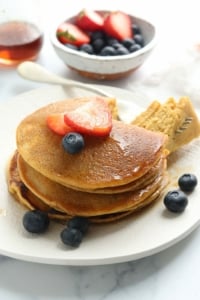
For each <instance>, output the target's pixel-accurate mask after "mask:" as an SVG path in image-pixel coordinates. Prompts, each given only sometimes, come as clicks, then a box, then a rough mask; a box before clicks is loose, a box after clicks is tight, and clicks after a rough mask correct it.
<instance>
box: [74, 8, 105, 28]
mask: <svg viewBox="0 0 200 300" xmlns="http://www.w3.org/2000/svg"><path fill="white" fill-rule="evenodd" d="M76 25H77V26H78V27H79V28H81V29H83V30H86V31H95V30H102V29H103V25H104V18H103V16H101V15H100V14H99V13H98V12H96V11H93V10H88V9H83V10H82V11H81V12H80V13H79V14H78V16H77V18H76Z"/></svg>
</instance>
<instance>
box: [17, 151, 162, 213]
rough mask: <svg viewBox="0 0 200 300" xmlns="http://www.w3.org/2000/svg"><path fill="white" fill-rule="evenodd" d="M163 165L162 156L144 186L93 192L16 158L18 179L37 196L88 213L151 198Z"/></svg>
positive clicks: (71, 210)
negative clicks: (66, 183)
mask: <svg viewBox="0 0 200 300" xmlns="http://www.w3.org/2000/svg"><path fill="white" fill-rule="evenodd" d="M165 167H166V165H165V160H164V159H163V160H162V165H161V164H160V168H159V169H158V170H157V174H156V176H155V178H154V180H153V182H152V183H151V184H146V185H145V184H144V185H143V187H140V188H139V189H136V190H134V191H131V192H124V193H118V194H92V193H87V192H82V191H77V190H73V189H70V188H68V187H65V186H63V185H61V184H59V183H56V182H53V181H51V180H50V179H48V178H47V177H45V176H43V175H41V174H40V173H39V172H37V171H35V170H34V169H33V168H32V167H30V166H29V165H28V164H27V163H26V162H25V161H24V160H23V159H22V158H21V156H19V160H18V171H19V174H20V178H21V180H22V181H23V182H24V184H25V185H26V186H27V187H28V189H29V190H30V191H31V192H32V193H34V194H35V195H36V196H37V197H38V198H40V199H41V200H42V201H43V202H45V203H46V204H48V205H49V206H50V207H53V208H54V209H56V210H60V211H63V212H66V213H67V214H70V215H81V216H87V217H91V216H98V215H104V214H111V213H117V212H121V211H127V210H134V209H135V208H137V207H138V206H140V205H142V203H143V202H144V201H145V200H146V198H150V199H151V197H150V196H151V195H152V194H153V193H154V192H155V191H156V190H160V187H161V186H163V178H164V172H165Z"/></svg>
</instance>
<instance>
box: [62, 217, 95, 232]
mask: <svg viewBox="0 0 200 300" xmlns="http://www.w3.org/2000/svg"><path fill="white" fill-rule="evenodd" d="M89 224H90V222H89V220H88V219H87V218H84V217H79V216H77V217H73V218H72V219H71V220H69V222H68V224H67V226H68V228H75V229H78V230H80V231H81V232H82V234H85V233H86V232H87V231H88V228H89Z"/></svg>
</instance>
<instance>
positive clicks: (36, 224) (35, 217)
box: [23, 210, 49, 233]
mask: <svg viewBox="0 0 200 300" xmlns="http://www.w3.org/2000/svg"><path fill="white" fill-rule="evenodd" d="M23 225H24V228H25V229H26V230H27V231H28V232H31V233H42V232H44V231H45V230H46V229H47V228H48V226H49V217H48V215H47V213H45V212H42V211H39V210H32V211H28V212H26V213H25V214H24V217H23Z"/></svg>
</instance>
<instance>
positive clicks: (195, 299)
mask: <svg viewBox="0 0 200 300" xmlns="http://www.w3.org/2000/svg"><path fill="white" fill-rule="evenodd" d="M24 1H25V0H24ZM74 2H75V1H71V0H69V1H62V0H57V1H56V2H52V1H51V2H49V1H47V0H43V1H38V5H39V7H40V13H41V14H42V16H43V18H42V22H43V28H44V31H45V43H44V46H43V49H42V52H41V55H40V57H39V59H38V63H40V64H41V65H43V66H45V67H47V68H48V69H49V70H50V71H52V72H55V73H57V74H59V75H61V76H64V77H69V78H71V79H76V80H80V81H82V82H91V83H92V81H91V80H86V79H84V78H81V77H79V76H78V75H76V74H74V73H73V72H71V71H70V70H68V69H67V68H66V66H65V65H63V63H62V62H61V61H60V60H59V59H58V58H57V57H56V55H55V53H54V51H53V48H52V46H51V44H50V41H49V31H50V26H49V24H51V25H52V24H53V23H54V22H56V21H57V20H58V19H62V18H63V16H68V15H71V14H73V13H76V12H77V5H76V4H77V3H74ZM129 2H130V1H126V0H124V1H120V0H115V1H114V2H113V1H110V2H109V3H108V1H105V0H102V1H101V2H99V1H96V0H85V1H82V2H81V8H82V7H91V8H99V9H102V8H105V9H121V10H126V11H129V12H132V13H135V14H136V15H140V16H144V17H147V18H149V19H151V20H154V22H155V23H156V25H157V28H158V33H159V34H160V36H159V43H158V46H157V48H156V49H155V51H154V53H153V54H152V56H151V57H150V58H149V59H148V61H147V62H146V63H145V64H144V66H142V67H141V68H140V69H139V70H138V71H137V72H135V73H133V74H132V75H131V76H130V77H129V78H125V79H122V80H117V81H112V82H101V83H102V84H105V85H112V86H116V87H121V88H125V89H129V90H131V89H132V88H134V87H135V86H139V85H141V88H145V89H146V90H145V91H146V92H147V94H148V96H149V97H151V98H152V99H155V98H157V99H166V98H168V97H169V96H176V97H178V96H182V95H183V94H186V93H188V95H189V96H191V98H192V100H193V102H194V104H195V105H196V106H198V105H199V102H198V100H199V101H200V92H199V89H198V85H197V84H196V81H198V80H197V78H199V77H198V70H200V63H199V57H198V54H196V53H195V54H194V53H193V54H194V55H193V54H191V52H190V50H188V49H189V48H190V45H191V46H192V42H193V41H194V40H195V39H196V40H197V41H200V38H199V37H198V33H197V31H195V30H194V28H195V26H198V25H200V21H198V14H197V13H198V9H197V4H198V3H196V2H197V1H195V0H191V1H185V2H184V3H182V2H179V1H178V0H174V1H167V3H163V2H161V1H156V0H151V1H145V0H140V1H131V6H130V3H129ZM180 3H181V6H180ZM47 8H48V9H47ZM188 12H190V16H191V17H189V18H188ZM198 22H199V24H198ZM199 27H200V26H199ZM178 37H179V38H178ZM198 38H199V40H198ZM194 74H195V78H194V80H192V81H191V76H194ZM0 82H1V89H0V103H9V101H12V97H15V96H17V95H18V94H21V93H23V92H26V91H30V90H32V89H35V88H38V87H41V86H43V84H41V83H36V82H30V81H26V80H24V79H22V78H20V77H19V75H18V74H17V72H16V70H15V69H0ZM0 130H3V129H2V128H1V129H0ZM0 144H1V147H3V142H2V141H1V142H0ZM0 201H1V199H0ZM153 234H154V233H153V232H152V236H153ZM199 253H200V229H199V228H197V229H196V230H195V231H193V232H192V233H191V234H190V235H189V236H188V237H186V238H185V239H184V240H182V241H180V242H179V243H177V244H175V245H174V246H172V247H170V248H168V249H166V250H164V251H162V252H160V253H158V254H155V255H152V256H149V257H146V258H143V259H140V260H137V261H132V262H125V263H118V264H111V265H104V266H84V267H83V266H80V267H79V266H75V267H74V266H56V265H45V264H39V263H38V264H37V263H31V262H23V261H20V260H15V259H12V258H9V257H5V256H1V255H0V270H1V272H0V299H4V300H18V299H19V300H47V299H48V300H49V299H52V300H61V299H71V300H78V299H87V300H89V299H92V300H103V299H105V300H112V299H115V300H118V299H120V300H122V299H126V300H127V299H140V300H141V299H142V300H168V299H177V300H179V299H180V300H188V299H191V300H199V299H200V289H199V278H200V255H199Z"/></svg>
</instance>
